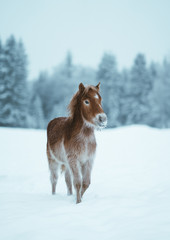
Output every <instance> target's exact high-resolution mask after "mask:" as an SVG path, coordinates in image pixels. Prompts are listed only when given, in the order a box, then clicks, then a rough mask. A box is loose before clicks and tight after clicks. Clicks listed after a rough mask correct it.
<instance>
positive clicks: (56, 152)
mask: <svg viewBox="0 0 170 240" xmlns="http://www.w3.org/2000/svg"><path fill="white" fill-rule="evenodd" d="M50 154H51V156H52V157H53V158H54V160H55V161H56V162H57V163H60V164H67V157H66V152H65V148H64V145H63V143H60V144H56V145H55V146H54V147H53V148H52V149H50Z"/></svg>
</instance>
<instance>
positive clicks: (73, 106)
mask: <svg viewBox="0 0 170 240" xmlns="http://www.w3.org/2000/svg"><path fill="white" fill-rule="evenodd" d="M99 89H100V83H99V84H98V85H97V86H92V85H89V86H86V87H85V86H84V85H83V83H80V85H79V89H78V91H77V93H76V94H75V95H74V96H73V98H72V99H71V102H70V104H69V106H68V110H69V116H68V117H59V118H55V119H53V120H52V121H50V122H49V124H48V127H47V158H48V163H49V169H50V179H51V185H52V194H55V191H56V184H57V179H58V171H59V169H62V170H63V171H64V172H65V182H66V186H67V194H68V195H72V182H73V185H74V188H75V191H76V203H80V202H81V200H82V196H83V194H84V192H85V191H86V190H87V188H88V187H89V185H90V181H91V170H92V166H93V161H94V157H95V152H96V139H95V135H94V130H95V129H102V128H105V127H106V125H107V116H106V114H105V113H104V111H103V108H102V105H101V101H102V98H101V96H100V93H99Z"/></svg>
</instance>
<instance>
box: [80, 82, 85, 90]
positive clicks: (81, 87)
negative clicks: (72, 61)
mask: <svg viewBox="0 0 170 240" xmlns="http://www.w3.org/2000/svg"><path fill="white" fill-rule="evenodd" d="M84 89H85V86H84V85H83V83H80V84H79V91H80V92H83V91H84Z"/></svg>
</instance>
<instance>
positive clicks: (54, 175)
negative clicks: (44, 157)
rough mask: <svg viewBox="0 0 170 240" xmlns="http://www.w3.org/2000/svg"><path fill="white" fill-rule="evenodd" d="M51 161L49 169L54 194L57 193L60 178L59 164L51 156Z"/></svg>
mask: <svg viewBox="0 0 170 240" xmlns="http://www.w3.org/2000/svg"><path fill="white" fill-rule="evenodd" d="M48 162H49V169H50V180H51V186H52V194H55V190H56V184H57V180H58V167H59V164H58V163H57V162H56V161H55V160H53V159H52V158H51V157H50V158H48Z"/></svg>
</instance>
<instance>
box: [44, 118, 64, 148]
mask: <svg viewBox="0 0 170 240" xmlns="http://www.w3.org/2000/svg"><path fill="white" fill-rule="evenodd" d="M67 119H68V118H66V117H59V118H54V119H53V120H52V121H50V122H49V124H48V127H47V142H48V144H49V145H50V146H52V145H54V144H55V143H57V142H59V141H61V139H62V137H63V136H64V131H65V128H66V122H67Z"/></svg>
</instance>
